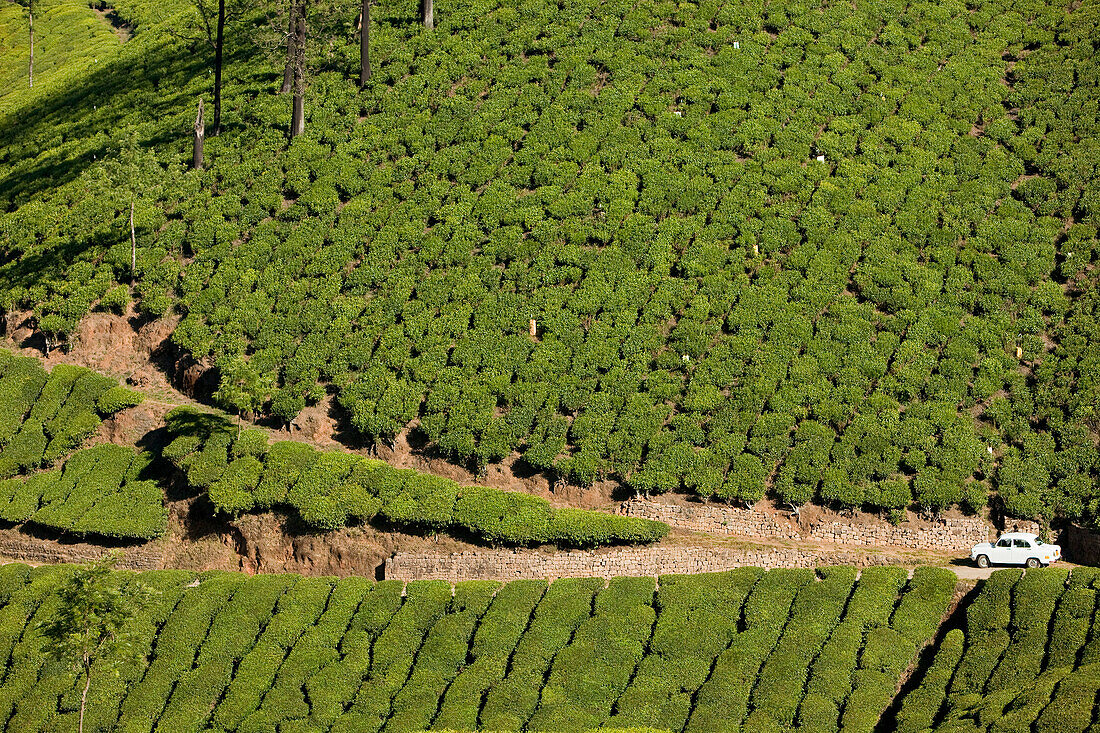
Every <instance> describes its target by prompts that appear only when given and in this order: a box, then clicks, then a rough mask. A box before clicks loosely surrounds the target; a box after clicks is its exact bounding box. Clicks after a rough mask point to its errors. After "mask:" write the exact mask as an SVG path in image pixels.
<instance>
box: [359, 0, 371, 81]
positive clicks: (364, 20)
mask: <svg viewBox="0 0 1100 733" xmlns="http://www.w3.org/2000/svg"><path fill="white" fill-rule="evenodd" d="M369 79H370V0H363V10H362V11H361V12H360V14H359V88H360V89H362V88H364V87H365V86H367V81H368V80H369Z"/></svg>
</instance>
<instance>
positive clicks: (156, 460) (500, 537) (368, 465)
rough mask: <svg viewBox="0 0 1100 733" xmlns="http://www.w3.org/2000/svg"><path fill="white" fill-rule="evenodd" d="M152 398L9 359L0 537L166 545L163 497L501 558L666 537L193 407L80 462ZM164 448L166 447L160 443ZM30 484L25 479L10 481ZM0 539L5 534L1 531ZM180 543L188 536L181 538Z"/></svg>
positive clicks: (1, 369) (614, 518) (1, 358)
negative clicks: (377, 531) (454, 540)
mask: <svg viewBox="0 0 1100 733" xmlns="http://www.w3.org/2000/svg"><path fill="white" fill-rule="evenodd" d="M143 396H144V395H143V394H142V393H140V392H135V391H133V390H130V389H128V388H126V387H122V386H120V385H118V384H116V383H115V382H114V381H113V380H111V379H109V378H108V377H105V376H103V375H102V374H98V373H96V372H94V371H92V370H90V369H85V368H83V367H76V366H72V365H69V364H64V363H61V364H56V365H54V367H53V369H52V371H49V372H47V371H46V369H44V368H43V366H42V364H41V363H40V362H39V360H38V359H36V358H34V357H29V356H16V355H14V354H12V352H10V351H7V350H5V349H0V420H2V422H3V427H2V428H0V523H6V524H8V525H23V524H27V525H29V526H31V527H38V528H46V529H49V530H55V531H57V532H59V533H61V536H65V535H70V536H71V535H76V536H78V537H89V538H90V539H91V540H93V541H96V542H102V541H103V540H104V539H120V540H124V541H136V542H140V541H144V540H149V539H154V538H157V537H160V536H161V535H163V534H165V531H166V529H167V519H168V509H167V507H166V501H167V495H168V493H169V491H170V487H171V486H172V484H173V482H174V481H176V478H177V477H176V476H174V473H175V472H176V471H177V470H178V472H179V473H180V478H182V479H183V480H182V481H179V486H178V487H177V490H176V491H175V492H174V498H175V499H176V500H177V501H178V500H181V499H183V500H187V499H188V498H196V497H202V498H203V499H204V501H203V502H202V503H200V506H199V507H198V509H197V510H195V511H193V512H192V514H193V516H192V518H191V521H198V522H200V523H201V522H203V521H205V520H208V519H212V518H215V517H212V516H211V515H216V516H217V518H222V519H224V518H227V517H228V518H233V519H235V518H237V517H239V516H240V515H241V514H243V513H246V512H254V513H259V512H265V511H267V512H270V511H272V510H274V509H283V508H292V509H294V510H296V511H297V513H298V515H299V516H300V518H301V519H302V520H303V521H304V524H305V526H306V528H307V531H309V532H324V531H328V530H334V529H338V528H340V527H344V526H345V525H349V524H355V525H357V526H361V525H364V524H366V523H369V522H370V521H371V520H372V519H374V518H375V517H376V516H377V517H378V518H379V519H380V520H384V521H385V522H386V523H388V524H389V525H393V526H396V527H399V528H401V529H403V530H406V531H409V532H412V533H420V534H429V535H434V534H436V533H439V532H450V533H452V534H458V535H461V536H463V537H466V536H469V537H470V538H471V539H474V540H476V541H478V542H481V543H490V544H493V545H512V546H526V545H543V544H554V545H557V546H559V547H585V548H592V547H599V546H602V545H614V544H645V543H650V542H655V541H657V540H660V539H661V538H663V537H665V535H667V534H668V532H669V527H668V525H667V524H664V523H663V522H655V521H650V520H647V519H641V518H635V517H625V516H618V515H616V514H612V513H610V512H606V511H589V510H584V509H575V508H570V507H551V506H550V504H549V502H547V500H546V499H543V498H541V497H537V496H531V495H530V494H527V493H524V492H522V491H504V490H501V489H499V488H493V487H489V486H460V485H459V484H458V483H457V482H455V481H452V480H450V479H446V478H443V477H440V476H434V475H431V474H428V473H422V472H418V471H415V470H411V469H395V468H393V467H391V466H389V465H388V464H386V463H384V462H382V461H379V460H373V459H369V458H363V457H361V456H359V455H356V454H353V453H349V452H345V451H328V452H323V451H320V450H317V449H316V448H314V447H312V446H310V445H309V444H307V443H300V442H291V441H277V442H275V443H271V444H269V438H268V433H267V432H266V431H264V430H262V429H259V428H251V429H249V430H243V431H242V429H241V426H240V425H239V424H238V425H233V423H232V422H231V421H230V420H229V419H228V418H227V417H225V416H224V415H222V414H219V413H215V412H209V411H204V410H199V409H197V408H195V407H192V406H186V407H177V408H175V409H173V410H170V411H169V412H167V414H166V415H165V416H164V419H163V420H162V421H158V422H157V423H155V424H154V425H155V427H153V428H152V429H151V430H149V432H147V433H145V434H144V435H140V436H138V437H137V438H136V439H135V442H136V443H137V444H138V445H142V446H145V449H142V450H140V451H139V450H137V449H136V448H135V447H134V446H131V445H129V444H128V443H127V444H125V445H118V444H114V443H106V444H100V445H95V446H93V447H87V448H80V446H81V445H82V444H83V443H85V442H89V441H90V440H91V439H92V434H93V433H94V432H95V431H96V429H97V428H99V427H100V425H101V424H102V419H101V418H108V417H112V416H114V415H115V413H118V412H120V411H122V410H125V409H126V408H129V407H133V406H135V405H137V404H139V403H141V401H142V399H143ZM158 434H162V435H161V437H159V438H158V437H157V435H158ZM15 474H21V475H15ZM0 527H3V528H6V526H4V525H3V524H0ZM180 529H181V530H182V531H183V533H184V534H187V532H188V530H187V529H186V528H184V527H180Z"/></svg>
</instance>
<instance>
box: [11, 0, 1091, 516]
mask: <svg viewBox="0 0 1100 733" xmlns="http://www.w3.org/2000/svg"><path fill="white" fill-rule="evenodd" d="M48 5H49V10H48V12H46V13H44V14H43V16H42V26H41V29H42V35H41V41H40V42H41V43H42V44H44V45H42V46H40V54H39V60H40V63H41V64H43V74H44V77H43V78H44V79H46V80H47V81H45V82H44V86H41V87H40V86H39V85H36V86H35V88H33V89H28V88H24V86H23V85H22V84H20V83H18V82H19V81H20V80H21V75H22V71H21V70H20V69H21V68H22V65H23V61H24V52H25V45H24V44H25V41H24V38H25V33H24V17H23V14H22V11H21V9H19V8H16V7H15V6H10V7H5V8H4V13H3V15H0V38H2V39H3V43H2V44H0V47H2V48H3V51H0V55H2V58H3V59H4V61H5V63H4V65H3V66H4V69H5V70H6V72H5V73H6V75H5V76H3V80H4V82H5V84H3V85H0V86H2V88H3V89H4V92H3V93H2V96H0V109H2V110H3V114H5V115H6V116H5V117H4V118H3V120H0V122H2V123H3V126H4V129H5V130H8V131H10V132H11V134H10V135H8V136H6V138H5V140H4V141H3V143H2V144H0V212H3V213H2V214H0V252H3V254H4V257H3V258H2V261H0V283H3V285H2V287H0V308H2V309H3V310H4V312H5V313H8V314H14V313H18V312H31V313H33V316H32V320H31V325H32V326H33V327H34V328H35V329H36V330H37V332H38V333H37V334H36V338H40V337H41V336H43V335H47V336H49V337H50V339H51V341H53V342H56V341H61V342H65V341H66V340H67V339H69V338H71V336H72V334H74V333H76V332H77V329H76V326H77V324H78V323H79V321H80V319H81V318H82V317H83V316H84V315H85V314H87V313H88V312H89V311H90V310H91V309H93V308H96V307H99V308H102V309H105V310H120V311H121V310H123V309H124V308H128V306H129V302H128V301H130V300H132V301H133V304H134V306H135V308H136V309H137V311H138V313H139V315H140V316H142V317H160V316H164V315H166V314H168V313H169V312H172V313H174V314H175V315H176V316H178V321H172V323H173V324H174V328H173V330H172V333H171V340H172V343H173V344H174V345H175V346H176V347H178V348H180V349H181V350H182V351H183V352H185V353H187V354H189V355H190V356H192V357H194V358H195V359H196V360H204V359H209V360H210V363H213V364H215V365H216V366H217V368H218V374H219V375H220V384H219V385H218V389H217V391H216V394H217V396H218V400H219V402H220V403H221V404H224V405H226V406H227V407H228V408H229V409H231V410H234V411H243V412H251V413H254V414H265V415H267V416H270V417H274V418H276V419H278V420H281V421H284V422H286V423H289V422H290V421H292V420H293V419H294V418H295V416H296V415H297V414H298V413H299V412H300V411H301V410H302V409H303V408H305V407H306V406H307V405H312V404H314V403H316V402H317V401H318V400H320V399H322V398H323V397H324V396H325V395H326V394H332V395H333V397H334V399H335V402H336V404H337V407H338V409H340V410H343V411H345V412H346V417H347V422H348V423H349V424H350V425H351V426H352V427H353V428H354V429H356V430H358V431H359V432H360V433H362V434H363V436H365V437H366V438H367V439H368V440H374V441H378V440H382V441H389V440H392V439H394V438H395V437H396V436H397V435H399V434H400V433H401V432H402V431H404V430H406V429H410V428H412V427H413V426H417V427H416V428H415V429H416V430H417V431H418V432H419V433H421V434H422V435H423V436H425V437H426V438H427V439H428V441H429V442H430V444H431V445H432V447H433V449H436V450H439V451H440V452H442V453H444V454H447V455H449V456H451V457H453V458H454V459H455V460H457V461H460V462H463V463H466V464H468V465H470V466H471V467H475V468H477V469H479V470H481V469H485V468H486V467H487V466H488V464H490V463H495V462H499V461H502V460H504V459H505V458H509V457H511V456H516V457H517V458H518V459H519V460H520V461H521V462H522V463H525V464H528V465H530V466H532V467H534V468H536V469H539V470H547V471H552V472H553V473H554V475H555V476H559V477H563V478H566V479H568V480H571V481H575V482H577V483H581V484H590V483H592V482H594V481H597V480H600V479H603V478H612V479H615V480H618V481H621V482H623V483H624V484H628V485H630V486H631V487H633V488H634V489H636V490H638V491H639V492H664V491H672V490H679V489H686V490H688V491H692V492H696V493H698V494H699V495H701V496H704V497H712V496H716V497H719V498H722V499H725V500H731V501H744V502H753V501H755V500H756V499H758V498H760V497H761V496H762V495H764V494H765V493H769V492H770V493H771V494H773V495H774V497H775V498H777V499H779V500H781V501H783V502H789V503H792V504H795V505H800V504H803V503H806V502H808V501H814V500H817V501H821V502H824V503H831V504H835V505H837V506H842V507H865V508H868V509H872V510H880V511H883V512H888V513H891V516H893V517H894V518H899V517H901V516H902V514H901V512H902V510H904V509H906V508H908V506H909V505H910V504H911V503H916V504H918V505H919V506H923V507H927V508H928V509H930V510H933V511H938V510H941V509H944V508H947V507H950V506H952V505H960V506H962V507H963V508H964V509H968V510H980V509H981V508H982V507H983V506H984V505H985V503H986V502H987V500H988V497H989V494H990V493H991V492H996V493H997V494H999V495H1000V496H999V499H998V501H999V502H1000V503H1002V504H1003V506H1004V507H1005V508H1006V509H1007V510H1008V512H1009V513H1010V514H1014V515H1019V516H1029V517H1037V516H1041V517H1045V518H1048V519H1049V518H1051V517H1052V516H1054V515H1055V514H1056V513H1062V514H1064V515H1065V516H1067V517H1071V518H1075V519H1081V520H1083V521H1085V522H1092V521H1093V520H1094V518H1095V517H1096V516H1097V515H1098V511H1100V500H1098V493H1097V489H1096V484H1095V481H1093V480H1092V479H1093V477H1094V476H1095V474H1096V472H1097V468H1098V463H1097V457H1096V452H1095V450H1094V447H1095V439H1096V424H1097V423H1096V417H1097V409H1098V405H1100V400H1098V396H1100V387H1098V385H1100V380H1098V379H1097V375H1096V364H1095V359H1094V358H1093V357H1092V355H1093V354H1094V353H1095V352H1096V349H1097V344H1098V343H1100V331H1098V329H1097V323H1098V322H1100V319H1098V317H1097V316H1098V303H1100V297H1098V296H1097V291H1098V290H1100V289H1098V288H1097V287H1096V285H1097V276H1096V272H1095V264H1096V260H1097V257H1098V256H1100V246H1098V245H1097V241H1098V240H1097V235H1096V232H1097V208H1098V204H1097V196H1098V194H1097V191H1100V186H1098V175H1100V174H1098V173H1097V171H1096V169H1095V166H1094V165H1091V163H1092V162H1093V161H1094V160H1095V157H1096V154H1095V150H1094V149H1093V141H1094V140H1095V139H1096V137H1097V134H1098V133H1100V118H1098V113H1097V111H1096V109H1095V107H1094V106H1093V104H1092V102H1093V101H1094V100H1095V99H1096V97H1097V96H1098V95H1097V84H1098V82H1097V80H1096V79H1097V76H1096V74H1095V64H1096V61H1095V54H1094V53H1092V51H1094V50H1095V49H1094V45H1093V43H1092V37H1093V36H1094V33H1093V31H1094V30H1095V28H1094V26H1095V17H1094V11H1093V10H1092V7H1091V5H1088V4H1086V5H1085V6H1084V7H1076V6H1074V7H1072V8H1070V9H1069V10H1067V6H1066V5H1065V4H1059V3H1053V2H1036V3H1033V4H1031V5H1029V6H1028V7H1027V8H1023V9H1021V8H1019V7H1015V6H1012V5H1011V4H1010V3H1005V2H986V1H984V0H982V1H978V0H976V1H975V2H973V3H969V4H967V3H962V4H960V3H947V4H943V5H940V6H937V7H935V8H930V7H928V5H927V4H922V3H917V4H910V5H906V6H904V7H900V8H895V7H893V6H887V5H884V4H882V3H878V2H875V3H871V4H865V5H858V4H857V7H855V8H849V7H847V6H843V7H842V6H839V5H832V4H829V3H820V2H818V3H810V4H808V5H805V6H803V5H800V4H796V3H789V2H786V3H780V4H779V5H775V6H772V5H769V6H768V7H766V8H763V9H761V8H758V7H755V6H752V7H744V8H742V7H730V6H718V7H715V6H713V4H711V3H706V2H703V3H694V4H691V5H690V6H689V5H683V6H681V5H679V4H673V5H669V4H662V3H660V2H649V1H646V2H642V3H639V4H633V3H626V2H615V3H614V4H612V5H610V6H608V7H606V8H604V9H603V10H602V11H600V12H595V11H593V9H592V5H591V2H588V0H576V1H575V2H573V3H572V4H570V5H569V6H568V7H562V6H559V4H557V3H555V2H549V1H548V0H534V1H533V2H527V3H525V4H524V5H523V7H522V8H521V9H520V10H517V11H516V12H514V13H513V12H512V10H508V11H506V12H497V11H496V9H495V6H491V4H487V3H486V2H484V0H462V2H461V3H460V4H458V5H456V6H454V7H452V8H450V9H449V10H447V11H443V12H441V13H440V18H439V24H438V31H439V32H438V33H433V34H425V33H423V32H422V31H421V29H420V28H419V27H418V26H417V24H416V23H413V22H410V16H409V13H408V8H406V7H404V6H397V5H395V6H393V7H381V6H380V7H379V8H378V9H377V10H376V17H375V20H376V22H377V23H378V24H379V27H381V28H385V29H386V32H384V33H379V34H376V37H375V38H374V41H375V51H376V53H375V56H374V58H375V63H376V68H375V74H376V76H375V77H374V80H373V81H372V83H371V84H370V85H368V87H367V88H366V89H363V90H359V89H358V88H356V87H355V85H352V84H348V83H347V78H346V77H347V74H348V72H349V69H351V68H353V67H354V61H355V57H356V54H357V47H356V45H355V38H354V35H355V34H354V33H349V32H347V28H345V27H344V26H345V25H346V23H347V22H348V20H347V19H346V18H345V17H343V14H340V15H339V19H338V20H333V16H330V14H329V12H327V10H326V11H325V12H319V13H318V19H316V21H315V22H316V24H317V27H316V28H315V29H314V30H315V31H316V33H313V32H311V34H310V35H311V39H312V38H313V37H316V38H317V42H316V43H313V42H311V43H310V44H309V48H308V60H309V66H310V67H311V69H312V70H313V71H314V72H315V73H314V74H313V75H312V76H311V84H310V101H309V103H308V104H307V107H308V109H309V116H310V123H309V124H308V125H307V132H306V133H305V134H304V135H302V136H299V137H297V138H295V140H294V142H293V144H287V143H286V142H285V135H284V131H285V129H286V119H285V118H286V116H287V113H288V111H287V105H286V100H285V98H284V97H282V96H279V95H277V94H276V93H275V91H274V89H272V84H271V80H272V78H273V77H272V71H273V68H274V61H273V56H272V54H271V53H270V51H271V49H272V48H273V47H277V46H278V45H279V43H280V41H281V36H282V35H283V34H282V33H279V34H276V35H275V36H273V35H272V34H271V32H270V31H269V30H268V29H270V28H276V27H280V28H285V21H286V18H285V15H284V13H285V10H284V6H283V5H280V4H278V3H272V2H261V3H258V4H255V5H254V6H252V5H249V6H248V12H247V13H246V17H245V18H244V22H243V23H242V24H241V27H247V28H250V29H252V30H251V31H250V32H248V33H244V32H240V33H237V32H231V33H230V34H229V37H228V47H227V49H226V58H227V59H230V60H231V63H229V66H228V67H227V72H228V73H227V75H226V83H225V86H224V89H223V90H222V91H223V93H224V113H225V120H226V125H225V131H224V134H222V135H221V136H219V137H218V139H217V141H215V140H214V139H213V138H211V140H210V142H209V143H208V150H207V152H208V156H207V157H208V160H207V165H206V169H205V170H203V171H191V170H189V169H188V168H189V166H187V165H186V163H187V162H188V161H187V152H188V151H187V150H186V147H187V146H186V145H185V144H183V143H182V142H181V140H182V138H181V137H180V134H181V132H180V131H186V130H188V129H190V125H191V124H192V122H193V120H194V105H195V100H196V98H197V97H199V96H204V97H205V98H206V99H207V100H208V101H209V95H210V85H211V83H212V80H211V79H210V76H209V74H207V73H204V71H205V70H206V69H207V68H208V66H209V57H208V56H207V55H206V51H204V50H203V51H200V50H196V48H195V47H193V45H192V44H191V43H189V42H187V41H186V40H184V39H181V38H180V30H179V29H180V28H185V27H187V26H188V25H189V24H190V23H191V21H193V19H194V8H193V7H192V6H191V4H190V3H183V2H168V3H150V2H146V1H145V0H134V1H131V0H128V1H127V2H125V3H122V4H121V5H119V7H118V8H116V12H117V13H118V14H119V16H120V17H121V18H123V19H124V20H125V21H126V22H127V23H129V24H130V25H131V26H133V27H134V28H136V29H138V31H139V32H137V33H136V34H134V35H133V37H132V38H131V39H130V40H129V41H127V42H126V43H125V44H119V43H118V42H117V39H115V37H114V35H113V33H112V32H111V29H110V28H109V27H108V26H107V24H106V23H104V22H102V21H101V19H100V18H97V17H96V16H95V14H92V13H90V12H89V9H88V8H84V7H77V5H74V4H73V3H71V2H61V1H60V0H57V1H56V2H54V1H53V0H51V2H50V3H48ZM322 18H324V19H323V20H322ZM589 19H590V20H591V22H589ZM884 19H889V20H888V21H886V20H884ZM666 29H667V30H666ZM765 37H766V38H765ZM734 43H737V44H738V46H739V47H738V48H734ZM566 48H567V49H568V59H562V58H561V54H563V53H566V51H563V50H562V49H566ZM548 49H552V53H551V51H548ZM276 56H277V54H276ZM1006 82H1007V83H1006ZM135 192H139V193H140V195H137V196H135V195H134V193H135ZM135 199H136V200H135ZM131 202H134V203H135V208H134V224H135V231H136V240H137V245H138V246H137V262H136V265H135V266H131V264H130V241H129V234H130V227H129V204H130V203H131ZM131 270H133V272H131ZM532 319H534V321H535V322H536V334H535V337H534V338H531V337H530V336H529V335H528V328H529V324H530V323H531V320H532ZM1017 349H1019V355H1018V356H1017ZM6 407H7V405H6V401H5V399H4V396H3V395H0V411H3V410H5V409H6ZM85 420H86V418H85ZM20 422H21V421H20ZM0 423H4V420H2V419H0ZM5 429H7V428H5ZM84 429H85V427H82V428H81V430H84ZM34 430H35V429H34V428H33V426H32V427H31V428H30V432H29V433H28V437H27V438H26V439H25V440H23V441H22V442H21V445H20V450H21V451H22V452H24V453H26V454H27V455H26V456H18V457H16V460H13V461H8V462H7V465H6V467H5V469H4V471H0V474H3V475H11V472H12V471H19V470H22V469H21V466H22V465H23V464H22V463H21V462H20V461H31V462H33V461H34V460H35V459H36V458H37V457H36V456H34V455H32V454H33V452H34V451H35V450H36V449H37V447H38V446H37V444H36V443H34V440H33V438H34V437H35V436H34V435H31V433H33V432H34ZM45 434H46V437H47V438H48V439H49V440H50V441H53V440H54V437H55V436H54V435H52V434H51V433H50V431H49V430H45ZM10 437H11V436H8V438H10ZM66 440H68V439H66ZM66 440H62V441H60V442H58V443H57V444H56V450H57V451H59V452H64V450H65V449H64V448H63V447H62V446H64V445H66V444H67V443H66ZM6 444H7V438H4V437H3V436H2V435H0V445H6ZM989 447H993V448H995V452H994V453H993V454H992V455H991V454H990V453H988V452H987V449H988V448H989ZM53 455H55V453H53V452H51V451H50V449H49V447H47V448H45V449H44V452H43V456H53ZM46 460H47V461H48V460H50V459H49V458H46ZM0 463H2V461H0ZM5 472H6V473H5ZM200 473H201V472H200ZM206 478H207V479H208V480H207V483H206V484H204V488H205V487H208V486H210V485H213V483H214V480H215V479H216V477H215V476H207V477H206ZM259 503H260V504H263V503H264V501H260V502H259ZM318 512H319V514H318V516H322V515H323V516H325V517H330V516H337V515H338V514H339V510H336V509H333V508H331V507H329V508H325V509H318ZM333 512H335V513H333ZM325 521H329V520H327V519H326V520H325ZM433 521H434V520H433ZM478 521H479V523H480V522H488V523H489V525H487V526H495V524H494V522H493V521H492V518H491V517H486V518H484V519H479V520H478ZM496 524H499V523H496ZM498 530H499V531H500V532H503V533H504V534H508V533H509V532H510V530H505V529H501V528H497V529H491V530H489V531H490V532H497V531H498Z"/></svg>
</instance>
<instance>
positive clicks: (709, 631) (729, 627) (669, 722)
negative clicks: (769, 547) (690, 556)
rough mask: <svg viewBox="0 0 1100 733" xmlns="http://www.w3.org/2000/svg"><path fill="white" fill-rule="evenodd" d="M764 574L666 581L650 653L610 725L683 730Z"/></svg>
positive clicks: (663, 579) (754, 571) (674, 577)
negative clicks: (694, 700)
mask: <svg viewBox="0 0 1100 733" xmlns="http://www.w3.org/2000/svg"><path fill="white" fill-rule="evenodd" d="M762 575H763V573H762V572H761V571H760V569H759V568H740V569H738V570H732V571H729V572H728V573H715V574H707V575H666V576H662V577H661V578H660V586H661V588H660V591H659V592H658V593H657V625H656V626H655V627H654V629H653V638H652V639H651V640H650V643H649V649H648V653H647V654H646V655H645V657H644V658H643V659H642V662H641V664H640V665H638V671H637V673H636V674H635V676H634V679H633V680H632V681H631V683H630V686H629V687H628V688H627V690H626V691H625V692H624V693H623V695H622V697H621V698H620V699H619V701H618V704H617V711H616V713H615V715H613V716H612V717H611V719H610V722H611V723H613V724H615V725H625V726H646V725H651V726H667V727H669V728H671V729H672V730H680V729H682V728H683V726H684V724H685V723H686V722H687V719H688V716H689V715H690V714H691V709H692V704H693V698H694V695H695V693H696V692H697V691H698V690H699V688H700V687H702V685H703V683H704V682H705V681H706V680H707V678H708V677H709V675H710V670H711V667H712V666H713V665H714V662H715V660H716V659H717V657H718V655H719V654H720V653H721V652H723V651H725V649H726V648H727V647H728V646H729V644H730V642H731V641H732V640H733V638H734V637H735V636H736V635H737V634H738V633H739V631H740V629H739V623H740V620H741V608H742V606H743V605H744V602H745V599H746V598H747V597H748V596H749V593H750V592H751V591H752V589H753V587H754V586H755V585H756V583H757V582H758V581H759V580H760V577H761V576H762Z"/></svg>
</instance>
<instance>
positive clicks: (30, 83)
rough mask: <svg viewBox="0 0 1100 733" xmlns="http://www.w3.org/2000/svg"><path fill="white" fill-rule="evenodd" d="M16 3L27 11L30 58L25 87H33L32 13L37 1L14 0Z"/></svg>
mask: <svg viewBox="0 0 1100 733" xmlns="http://www.w3.org/2000/svg"><path fill="white" fill-rule="evenodd" d="M16 2H17V3H19V4H20V5H22V6H23V7H24V8H26V9H27V34H28V35H29V36H30V44H31V48H30V56H29V58H28V59H27V85H28V86H32V87H33V86H34V11H35V10H36V9H37V8H38V0H16Z"/></svg>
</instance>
